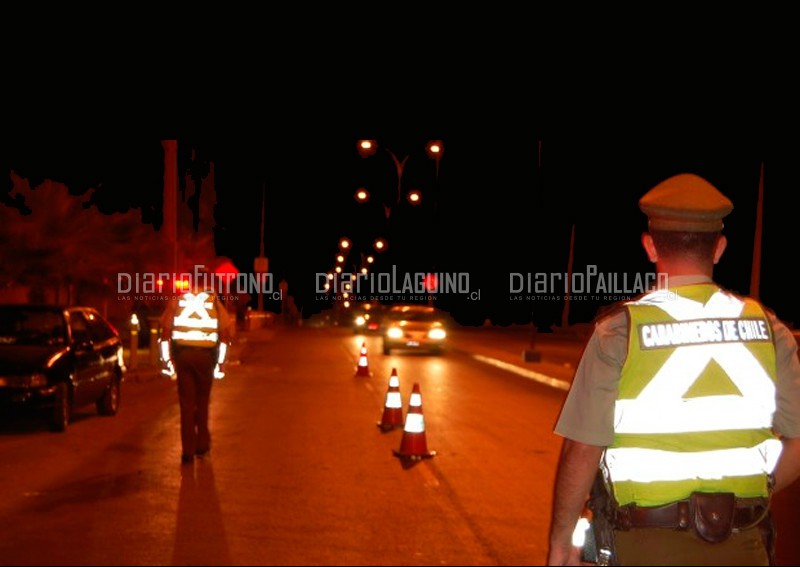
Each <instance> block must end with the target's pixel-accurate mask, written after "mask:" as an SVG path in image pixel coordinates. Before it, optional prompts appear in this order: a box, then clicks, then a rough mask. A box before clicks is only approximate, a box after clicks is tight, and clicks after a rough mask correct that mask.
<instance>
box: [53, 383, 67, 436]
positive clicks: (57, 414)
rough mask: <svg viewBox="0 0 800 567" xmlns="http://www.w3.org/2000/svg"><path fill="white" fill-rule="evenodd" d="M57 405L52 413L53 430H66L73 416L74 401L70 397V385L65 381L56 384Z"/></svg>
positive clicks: (55, 398)
mask: <svg viewBox="0 0 800 567" xmlns="http://www.w3.org/2000/svg"><path fill="white" fill-rule="evenodd" d="M54 400H55V405H54V406H53V409H52V414H51V415H50V430H51V431H66V430H67V425H69V421H70V418H71V417H72V403H71V401H70V399H69V387H68V386H67V384H66V383H65V382H62V383H61V384H58V385H57V386H56V393H55V396H54Z"/></svg>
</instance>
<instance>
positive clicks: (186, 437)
mask: <svg viewBox="0 0 800 567" xmlns="http://www.w3.org/2000/svg"><path fill="white" fill-rule="evenodd" d="M201 275H206V276H207V274H201ZM197 280H198V281H195V282H192V283H193V284H194V285H193V289H192V291H189V292H185V293H183V294H182V295H180V296H178V297H176V298H174V299H173V300H172V301H170V303H169V304H168V305H167V307H166V309H165V310H164V313H163V315H162V317H161V330H162V332H161V340H162V342H161V347H162V353H161V355H162V360H163V361H164V363H165V367H166V371H165V374H172V377H173V378H177V382H178V400H179V402H180V413H181V449H182V451H181V462H183V463H191V462H192V461H193V460H194V458H195V456H200V457H204V456H206V455H208V453H209V451H210V450H211V434H210V432H209V425H208V412H209V406H210V400H211V386H212V384H213V382H214V379H215V378H222V377H223V376H224V372H223V370H222V369H223V368H224V362H225V357H226V353H227V349H228V345H229V344H230V339H231V324H232V323H233V321H232V319H231V317H230V316H229V315H228V312H227V311H226V309H225V307H224V306H223V305H222V302H221V301H220V300H219V298H218V297H217V296H216V294H215V293H214V292H213V291H206V289H207V288H206V287H203V285H200V284H204V283H205V282H202V281H200V280H202V277H198V278H197Z"/></svg>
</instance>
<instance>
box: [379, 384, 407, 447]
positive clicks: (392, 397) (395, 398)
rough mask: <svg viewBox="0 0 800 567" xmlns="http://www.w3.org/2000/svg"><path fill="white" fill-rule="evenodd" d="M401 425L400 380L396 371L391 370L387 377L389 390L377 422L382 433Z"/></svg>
mask: <svg viewBox="0 0 800 567" xmlns="http://www.w3.org/2000/svg"><path fill="white" fill-rule="evenodd" d="M402 425H403V398H402V396H401V395H400V378H398V377H397V369H395V368H392V374H391V376H389V389H388V390H387V391H386V401H385V402H384V404H383V415H382V416H381V420H380V421H379V422H378V427H380V428H381V430H382V431H384V432H385V431H391V430H392V429H394V428H395V427H402Z"/></svg>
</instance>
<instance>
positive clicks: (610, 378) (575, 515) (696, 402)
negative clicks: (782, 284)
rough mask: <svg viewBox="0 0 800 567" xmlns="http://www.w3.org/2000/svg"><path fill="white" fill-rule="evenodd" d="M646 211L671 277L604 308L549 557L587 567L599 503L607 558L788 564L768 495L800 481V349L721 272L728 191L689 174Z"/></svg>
mask: <svg viewBox="0 0 800 567" xmlns="http://www.w3.org/2000/svg"><path fill="white" fill-rule="evenodd" d="M639 205H640V208H641V209H642V211H643V212H644V213H645V214H646V215H647V216H648V221H649V224H648V231H647V232H645V233H644V234H643V235H642V244H643V247H644V249H645V251H646V253H647V255H648V258H649V259H650V261H651V262H653V263H654V264H655V266H656V271H657V275H658V276H659V278H658V279H659V280H660V282H661V283H660V285H659V286H657V288H656V289H653V290H651V291H648V292H646V293H644V294H643V295H642V296H640V297H636V298H633V299H632V300H630V301H627V302H623V303H621V304H619V305H617V306H615V307H614V308H612V309H610V310H609V311H608V312H607V313H605V314H603V316H602V317H600V318H599V319H598V321H597V322H596V324H595V329H594V332H593V334H592V336H591V338H590V339H589V342H588V343H587V346H586V348H585V350H584V353H583V356H582V359H581V362H580V364H579V366H578V369H577V371H576V374H575V376H574V380H573V384H572V386H571V389H570V391H569V393H568V395H567V398H566V400H565V402H564V405H563V407H562V411H561V414H560V416H559V418H558V420H557V423H556V426H555V433H556V434H558V435H560V436H562V437H563V438H564V443H563V447H562V452H561V457H560V461H559V465H558V471H557V474H556V482H555V489H554V495H553V511H552V521H551V529H550V542H549V543H550V549H549V554H548V564H549V565H578V564H580V563H578V561H579V555H580V551H581V549H580V548H579V547H577V545H578V543H576V544H575V545H573V543H572V535H573V531H574V530H575V527H576V524H577V523H578V519H579V517H580V516H581V515H582V514H584V513H586V512H587V510H591V511H592V514H585V515H587V516H591V517H592V524H593V526H594V527H595V528H596V530H595V531H593V532H592V535H594V536H595V537H594V540H593V543H594V546H595V547H596V548H597V550H598V551H602V552H603V553H602V554H600V556H599V562H600V563H602V564H612V565H771V564H774V556H773V553H774V536H775V533H774V526H773V525H772V522H771V518H770V513H769V503H770V497H771V495H772V494H774V493H775V492H776V491H779V490H781V489H783V488H785V487H787V486H789V485H790V484H792V483H793V482H794V481H795V480H796V479H797V478H798V477H799V476H800V361H798V355H797V343H796V341H795V339H794V337H793V335H792V333H791V331H790V330H789V329H788V328H787V326H786V325H785V324H784V323H782V322H781V321H780V320H779V319H778V318H777V316H776V315H775V314H774V313H773V312H772V311H771V310H769V309H767V308H766V307H764V306H763V305H762V304H761V303H760V302H759V301H756V300H755V299H752V298H748V297H745V296H740V295H737V294H734V293H732V292H730V291H728V290H726V289H724V288H722V287H721V286H720V285H718V284H716V283H715V282H714V281H713V279H712V272H713V267H714V265H715V264H716V263H717V262H718V261H719V259H720V257H721V256H722V253H723V251H724V249H725V247H726V238H725V236H724V235H723V234H722V228H723V221H722V219H723V218H724V217H725V216H727V215H728V214H729V213H730V212H731V211H732V209H733V204H732V203H731V201H730V200H729V199H728V198H727V197H725V196H724V195H723V194H722V193H720V192H719V191H718V190H717V189H716V188H715V187H714V186H713V185H711V184H710V183H709V182H708V181H707V180H705V179H703V178H701V177H699V176H697V175H694V174H688V173H687V174H680V175H676V176H674V177H671V178H669V179H666V180H665V181H663V182H661V183H659V184H658V185H656V186H655V187H654V188H653V189H651V190H650V191H649V192H648V193H647V194H645V195H644V197H642V199H641V200H640V202H639ZM590 494H591V498H589V496H590ZM587 506H588V507H587Z"/></svg>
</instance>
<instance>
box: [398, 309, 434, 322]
mask: <svg viewBox="0 0 800 567" xmlns="http://www.w3.org/2000/svg"><path fill="white" fill-rule="evenodd" d="M391 318H392V319H394V320H396V321H436V320H438V319H439V317H438V315H437V314H436V313H435V312H433V311H427V310H422V309H420V310H417V309H408V310H403V311H393V312H392V313H391Z"/></svg>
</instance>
